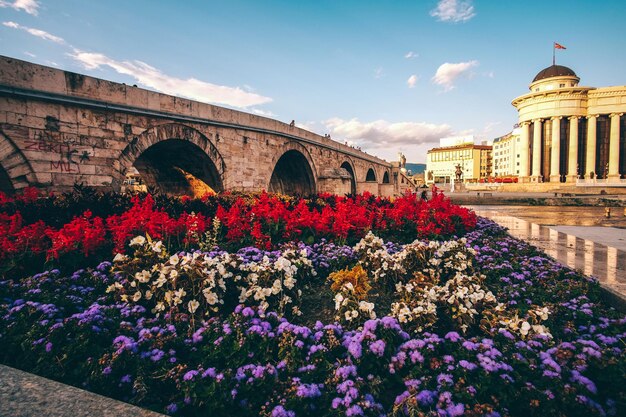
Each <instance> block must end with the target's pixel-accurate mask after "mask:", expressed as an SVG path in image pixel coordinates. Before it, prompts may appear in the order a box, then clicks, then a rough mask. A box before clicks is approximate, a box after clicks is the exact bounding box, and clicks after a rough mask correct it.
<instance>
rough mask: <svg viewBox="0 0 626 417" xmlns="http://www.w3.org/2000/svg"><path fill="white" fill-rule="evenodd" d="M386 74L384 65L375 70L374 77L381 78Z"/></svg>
mask: <svg viewBox="0 0 626 417" xmlns="http://www.w3.org/2000/svg"><path fill="white" fill-rule="evenodd" d="M384 76H385V72H384V71H383V67H378V68H376V69H375V70H374V78H376V79H379V78H383V77H384Z"/></svg>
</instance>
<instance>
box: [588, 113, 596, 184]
mask: <svg viewBox="0 0 626 417" xmlns="http://www.w3.org/2000/svg"><path fill="white" fill-rule="evenodd" d="M587 119H588V120H587V160H586V161H585V178H587V179H590V178H591V173H592V172H593V174H594V178H597V175H598V173H597V172H596V123H597V119H598V116H597V115H592V116H587Z"/></svg>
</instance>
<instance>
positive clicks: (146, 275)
mask: <svg viewBox="0 0 626 417" xmlns="http://www.w3.org/2000/svg"><path fill="white" fill-rule="evenodd" d="M135 279H136V280H137V281H139V282H141V283H142V284H145V283H146V282H148V281H150V272H149V271H146V270H145V269H144V270H143V271H141V272H137V273H136V274H135Z"/></svg>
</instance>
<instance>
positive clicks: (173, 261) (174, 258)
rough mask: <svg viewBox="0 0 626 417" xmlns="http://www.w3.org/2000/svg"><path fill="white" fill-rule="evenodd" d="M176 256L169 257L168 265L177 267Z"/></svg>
mask: <svg viewBox="0 0 626 417" xmlns="http://www.w3.org/2000/svg"><path fill="white" fill-rule="evenodd" d="M178 261H179V259H178V255H172V256H170V265H178Z"/></svg>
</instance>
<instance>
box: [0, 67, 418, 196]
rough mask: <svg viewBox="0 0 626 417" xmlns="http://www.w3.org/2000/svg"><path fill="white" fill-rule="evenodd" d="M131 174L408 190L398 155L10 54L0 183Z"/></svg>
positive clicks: (54, 185)
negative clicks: (379, 154)
mask: <svg viewBox="0 0 626 417" xmlns="http://www.w3.org/2000/svg"><path fill="white" fill-rule="evenodd" d="M135 170H136V171H135ZM130 173H135V174H137V173H138V175H139V176H140V177H141V179H142V181H143V182H145V184H147V185H148V186H152V187H156V188H158V189H159V190H160V191H162V192H166V193H171V194H185V193H186V194H190V193H192V192H193V189H192V184H193V182H194V181H195V179H199V180H201V181H203V182H204V183H205V184H207V185H208V186H210V187H211V188H212V189H214V190H216V191H222V190H243V191H258V190H268V191H274V192H281V193H285V194H303V195H307V194H311V193H314V192H330V193H335V194H346V193H362V192H364V191H368V192H371V193H373V194H378V195H383V196H391V195H395V194H399V193H402V192H404V191H405V189H406V188H408V187H410V183H409V182H408V179H407V178H406V176H405V175H404V173H403V171H402V170H401V169H400V167H399V165H398V164H397V163H395V164H391V163H389V162H387V161H384V160H382V159H379V158H376V157H374V156H372V155H369V154H367V153H364V152H360V151H358V150H357V149H354V148H352V147H350V146H346V145H344V144H341V143H338V142H335V141H333V140H331V139H330V138H329V137H323V136H320V135H317V134H315V133H312V132H309V131H307V130H304V129H300V128H298V127H295V126H291V125H290V124H285V123H282V122H279V121H277V120H273V119H269V118H265V117H261V116H257V115H254V114H250V113H245V112H240V111H236V110H231V109H227V108H223V107H218V106H214V105H210V104H205V103H199V102H196V101H192V100H187V99H183V98H179V97H174V96H169V95H165V94H160V93H156V92H153V91H148V90H144V89H141V88H137V87H134V86H129V85H125V84H119V83H114V82H110V81H105V80H101V79H97V78H93V77H88V76H86V75H81V74H76V73H71V72H66V71H62V70H59V69H55V68H49V67H45V66H41V65H36V64H32V63H28V62H24V61H20V60H16V59H13V58H8V57H2V56H0V190H2V191H4V192H13V191H15V190H18V189H20V188H23V187H26V186H36V187H40V188H43V189H45V190H49V191H67V190H69V189H71V188H72V187H73V186H74V184H84V185H88V186H94V187H102V188H103V189H107V190H120V189H121V188H122V187H123V184H124V182H125V180H127V178H128V177H129V174H130ZM194 177H195V179H194ZM190 178H192V180H190ZM195 182H197V181H195Z"/></svg>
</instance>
